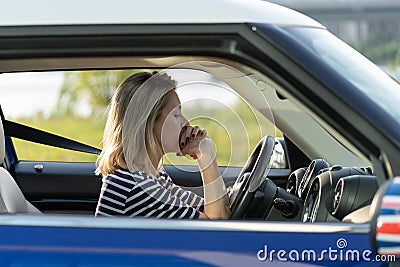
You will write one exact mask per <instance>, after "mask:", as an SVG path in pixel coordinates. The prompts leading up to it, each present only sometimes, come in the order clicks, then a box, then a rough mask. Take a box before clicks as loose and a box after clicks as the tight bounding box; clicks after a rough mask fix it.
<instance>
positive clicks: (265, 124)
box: [14, 70, 279, 166]
mask: <svg viewBox="0 0 400 267" xmlns="http://www.w3.org/2000/svg"><path fill="white" fill-rule="evenodd" d="M139 71H143V70H134V71H132V70H100V71H80V72H66V74H65V80H64V83H63V85H62V88H61V91H60V95H59V98H58V105H57V108H56V111H55V112H53V114H52V115H51V116H50V118H45V117H44V116H43V115H41V114H34V115H32V117H30V118H22V119H19V120H18V122H20V123H22V124H26V125H29V126H32V127H34V128H38V129H41V130H44V131H48V132H51V133H54V134H57V135H61V136H64V137H67V138H70V139H72V140H76V141H79V142H82V143H85V144H88V145H91V146H94V147H98V148H101V140H102V137H103V131H104V125H105V121H106V115H107V114H105V110H106V106H107V105H108V104H109V101H110V99H111V97H112V95H113V93H114V90H115V89H116V88H117V87H118V85H119V84H120V83H121V81H122V80H123V79H125V78H126V77H127V76H129V75H131V74H132V73H134V72H139ZM82 103H85V104H88V105H89V106H90V109H91V113H90V114H89V116H87V117H82V116H79V115H80V114H79V113H77V112H76V111H79V110H80V109H81V108H80V107H79V105H80V104H82ZM199 103H200V102H199ZM199 103H198V104H194V105H189V104H187V105H184V106H183V113H184V114H185V116H186V117H187V118H189V119H190V120H191V124H193V125H199V126H200V127H202V128H205V129H206V130H207V132H208V135H209V136H210V137H211V139H212V140H213V141H214V143H215V146H216V149H217V161H218V163H219V164H220V165H222V166H227V165H229V166H242V165H243V164H244V163H245V161H246V160H247V158H248V156H249V154H250V153H251V151H252V150H253V148H254V147H255V145H256V144H257V142H258V141H259V140H260V138H261V137H262V136H264V135H266V134H269V135H272V136H275V135H276V130H275V127H274V125H273V124H272V123H270V122H269V121H267V119H265V118H264V117H263V116H262V115H261V114H259V113H258V111H255V110H253V109H251V108H250V106H249V105H248V104H247V103H245V102H243V101H241V100H238V101H237V102H236V103H235V104H233V105H232V106H231V107H229V108H227V107H225V106H218V105H217V106H216V105H215V103H214V105H208V104H207V103H206V104H204V103H202V104H201V103H200V104H199ZM278 135H279V134H278ZM14 143H15V146H16V150H17V154H18V156H19V158H20V159H21V160H34V161H48V160H50V161H69V162H71V161H78V162H79V161H92V162H93V161H95V160H96V158H97V156H96V155H90V154H86V153H80V152H74V151H70V150H65V149H58V148H54V147H48V146H44V145H39V144H34V143H30V142H26V141H22V140H17V139H15V140H14ZM164 163H165V164H177V165H181V164H182V165H194V164H196V163H195V162H193V160H191V159H190V158H189V157H188V158H182V157H177V156H176V155H167V156H166V157H165V158H164Z"/></svg>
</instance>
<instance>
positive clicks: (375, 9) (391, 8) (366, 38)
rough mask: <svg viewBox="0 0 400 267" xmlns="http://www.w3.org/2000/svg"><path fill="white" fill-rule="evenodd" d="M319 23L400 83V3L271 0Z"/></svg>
mask: <svg viewBox="0 0 400 267" xmlns="http://www.w3.org/2000/svg"><path fill="white" fill-rule="evenodd" d="M268 2H271V3H276V4H279V5H282V6H286V7H289V8H291V9H294V10H296V11H299V12H300V13H303V14H306V15H307V16H309V17H312V18H313V19H315V20H317V21H318V22H320V23H321V24H323V25H324V26H326V27H327V29H328V30H329V31H330V32H332V33H333V34H335V35H336V36H338V37H339V38H340V39H342V40H343V41H345V42H346V43H348V44H349V45H351V46H352V47H353V48H355V49H356V50H358V51H359V52H361V53H362V54H363V55H364V56H366V57H367V58H369V59H370V60H371V61H372V62H374V63H375V64H377V65H378V66H380V67H381V68H382V69H383V70H385V71H386V72H387V73H389V74H390V75H391V76H392V77H394V78H395V79H397V80H398V81H400V68H399V65H400V1H399V0H268Z"/></svg>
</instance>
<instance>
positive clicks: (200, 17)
mask: <svg viewBox="0 0 400 267" xmlns="http://www.w3.org/2000/svg"><path fill="white" fill-rule="evenodd" d="M0 6H1V8H0V26H22V25H79V24H84V25H90V24H191V23H192V24H208V23H212V24H214V23H218V24H222V23H246V22H249V23H250V22H251V23H268V24H274V25H290V26H306V27H323V26H322V25H321V24H319V23H318V22H316V21H315V20H313V19H311V18H309V17H307V16H305V15H303V14H301V13H299V12H296V11H294V10H291V9H288V8H285V7H282V6H279V5H276V4H272V3H268V2H266V1H261V0H218V1H216V0H201V1H199V0H185V1H182V0H168V1H165V0H156V1H140V2H139V3H137V2H135V1H131V0H112V1H105V0H103V1H99V0H84V1H82V0H68V1H54V0H35V1H26V0H13V1H9V0H0Z"/></svg>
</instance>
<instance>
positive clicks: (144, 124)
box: [96, 72, 176, 176]
mask: <svg viewBox="0 0 400 267" xmlns="http://www.w3.org/2000/svg"><path fill="white" fill-rule="evenodd" d="M175 87H176V81H174V80H172V79H171V77H169V76H168V75H167V74H159V73H150V72H139V73H135V74H133V75H131V76H129V77H128V78H126V79H125V80H124V81H123V82H122V83H121V84H120V85H119V86H118V88H117V89H116V91H115V93H114V95H113V97H112V99H111V103H110V105H109V114H108V118H107V122H106V126H105V129H104V136H103V149H102V151H101V154H100V156H99V158H98V160H97V164H98V167H97V169H96V174H102V175H103V176H107V175H109V174H110V173H113V172H114V171H115V170H117V169H119V168H128V170H130V171H144V172H146V173H148V174H151V175H157V172H158V171H159V167H160V164H159V165H158V166H157V167H156V168H155V167H154V166H153V163H152V162H153V161H155V160H157V159H156V155H158V154H159V153H160V152H162V148H161V144H159V142H158V141H157V137H156V135H155V133H154V123H155V122H156V121H157V119H159V118H160V116H161V113H162V110H163V109H164V107H165V105H166V103H167V101H168V93H169V92H170V91H171V90H174V89H175Z"/></svg>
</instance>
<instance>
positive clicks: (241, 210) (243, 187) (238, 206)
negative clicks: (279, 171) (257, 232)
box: [230, 136, 275, 219]
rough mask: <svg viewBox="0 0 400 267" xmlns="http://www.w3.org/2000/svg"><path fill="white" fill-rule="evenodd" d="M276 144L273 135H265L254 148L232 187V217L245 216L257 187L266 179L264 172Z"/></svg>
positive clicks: (239, 217)
mask: <svg viewBox="0 0 400 267" xmlns="http://www.w3.org/2000/svg"><path fill="white" fill-rule="evenodd" d="M274 146H275V139H274V138H273V137H272V136H264V137H263V138H261V140H260V141H259V142H258V144H257V146H256V147H255V148H254V150H253V152H252V153H251V155H250V157H249V159H248V160H247V162H246V164H245V165H244V167H243V169H242V171H241V172H240V174H239V176H238V178H237V179H236V181H235V184H234V185H233V187H232V193H231V195H230V201H231V206H230V208H231V217H230V219H241V218H244V216H245V214H246V211H247V210H248V208H249V207H250V204H251V201H252V199H253V198H254V195H255V193H256V191H257V189H258V188H259V187H260V185H261V184H262V183H263V181H264V173H265V170H266V169H267V167H268V164H269V162H270V160H271V156H272V152H273V151H274Z"/></svg>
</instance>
